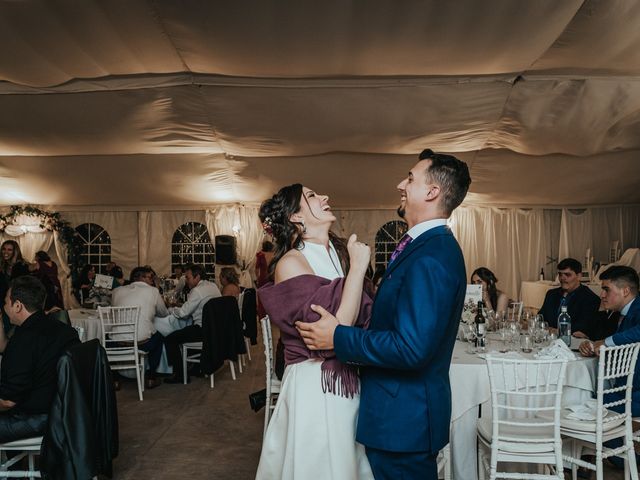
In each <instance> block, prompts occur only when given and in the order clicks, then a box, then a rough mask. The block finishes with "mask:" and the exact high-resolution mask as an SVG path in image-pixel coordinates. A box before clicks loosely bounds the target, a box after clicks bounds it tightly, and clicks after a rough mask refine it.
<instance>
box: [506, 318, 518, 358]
mask: <svg viewBox="0 0 640 480" xmlns="http://www.w3.org/2000/svg"><path fill="white" fill-rule="evenodd" d="M519 337H520V326H519V325H518V322H508V323H507V344H508V350H509V351H515V350H517V348H518V339H519Z"/></svg>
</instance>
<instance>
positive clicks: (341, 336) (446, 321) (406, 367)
mask: <svg viewBox="0 0 640 480" xmlns="http://www.w3.org/2000/svg"><path fill="white" fill-rule="evenodd" d="M465 290H466V274H465V267H464V259H463V257H462V252H461V251H460V247H459V245H458V243H457V241H456V240H455V238H454V237H453V235H452V233H451V231H450V230H449V229H448V228H447V227H445V226H438V227H435V228H432V229H430V230H427V231H426V232H424V233H422V234H421V235H419V236H418V237H417V238H416V239H414V240H413V241H412V242H411V243H410V244H409V245H408V246H407V247H406V248H405V250H404V251H403V252H402V253H401V254H400V255H399V256H398V258H397V259H396V260H394V261H393V262H392V263H391V264H390V265H389V267H388V269H387V272H386V273H385V276H384V277H383V280H382V283H381V285H380V288H379V289H378V293H377V295H376V299H375V303H374V305H373V312H372V317H371V325H370V328H369V329H368V330H362V329H359V328H350V327H344V326H338V327H337V329H336V331H335V334H334V348H335V352H336V354H337V356H338V358H339V359H340V360H342V361H344V362H351V363H356V364H360V365H362V366H363V367H362V369H361V386H362V389H361V390H362V391H361V397H360V413H359V417H358V429H357V435H356V439H357V440H358V442H360V443H362V444H364V445H365V446H366V447H367V454H368V456H369V460H370V463H371V467H372V469H373V471H374V475H375V476H376V478H377V479H381V478H391V477H392V476H393V474H392V473H389V472H391V471H392V469H390V468H385V465H384V464H385V463H387V462H396V463H397V462H398V458H402V456H403V455H406V458H407V462H406V463H415V462H414V461H413V460H412V456H414V455H415V454H416V453H420V454H423V455H425V456H427V457H429V458H430V459H433V458H434V456H435V455H437V452H438V451H439V450H440V449H442V448H443V447H444V446H445V445H446V444H447V443H448V441H449V422H450V418H451V389H450V385H449V365H450V363H451V354H452V351H453V345H454V342H455V338H456V334H457V331H458V323H459V320H460V315H461V312H462V305H463V303H464V296H465ZM372 452H375V455H373V453H372ZM430 461H431V460H430ZM429 469H431V467H429ZM414 472H415V473H414V474H411V473H410V476H409V477H407V476H405V477H403V478H421V479H425V478H432V475H433V472H424V471H422V472H419V471H416V470H414ZM433 478H435V477H433Z"/></svg>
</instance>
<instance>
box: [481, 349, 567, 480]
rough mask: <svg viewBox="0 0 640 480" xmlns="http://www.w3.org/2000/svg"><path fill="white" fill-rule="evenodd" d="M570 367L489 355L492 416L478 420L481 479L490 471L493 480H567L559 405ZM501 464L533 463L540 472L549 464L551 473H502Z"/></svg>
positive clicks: (563, 361)
mask: <svg viewBox="0 0 640 480" xmlns="http://www.w3.org/2000/svg"><path fill="white" fill-rule="evenodd" d="M566 366H567V360H566V359H558V360H526V359H514V358H503V357H500V358H498V357H494V356H493V355H491V354H490V355H487V367H488V369H489V384H490V388H491V416H488V417H483V418H480V419H479V420H478V440H479V441H478V460H479V462H480V468H479V473H480V475H479V478H480V479H481V480H484V478H485V471H487V470H488V471H489V472H490V473H489V476H490V478H491V480H493V479H495V478H520V479H543V478H555V479H559V480H564V472H563V466H562V441H561V438H560V407H561V400H562V386H563V382H564V374H565V369H566ZM545 414H546V415H545ZM487 451H488V452H489V454H490V458H489V459H487V455H486V453H485V452H487ZM499 462H500V463H502V462H515V463H533V464H537V466H538V468H539V469H540V468H541V467H544V466H548V467H549V468H548V469H549V473H548V474H546V473H536V474H534V473H531V474H529V473H511V472H502V471H498V463H499Z"/></svg>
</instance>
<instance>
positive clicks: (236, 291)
mask: <svg viewBox="0 0 640 480" xmlns="http://www.w3.org/2000/svg"><path fill="white" fill-rule="evenodd" d="M239 283H240V277H238V274H237V273H236V271H235V269H233V268H232V267H224V268H223V269H222V270H220V284H221V285H222V296H223V297H236V298H238V297H239V296H240V285H239Z"/></svg>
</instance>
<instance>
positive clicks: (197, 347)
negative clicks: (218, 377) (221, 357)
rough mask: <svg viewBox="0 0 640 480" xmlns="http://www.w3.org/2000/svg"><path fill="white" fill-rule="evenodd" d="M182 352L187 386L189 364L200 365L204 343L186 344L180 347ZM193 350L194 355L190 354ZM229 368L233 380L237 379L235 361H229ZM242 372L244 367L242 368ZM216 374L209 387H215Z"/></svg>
mask: <svg viewBox="0 0 640 480" xmlns="http://www.w3.org/2000/svg"><path fill="white" fill-rule="evenodd" d="M180 350H181V351H182V378H183V383H184V384H185V385H186V384H187V363H200V355H202V342H186V343H183V344H181V345H180ZM189 350H191V351H192V352H193V353H189ZM238 366H240V358H238ZM229 368H230V370H231V378H232V379H234V380H235V379H236V368H235V366H234V365H233V361H231V360H229ZM240 371H241V372H242V367H241V366H240ZM213 377H214V374H213V373H212V374H211V375H209V385H210V387H211V388H213V386H214V379H213Z"/></svg>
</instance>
